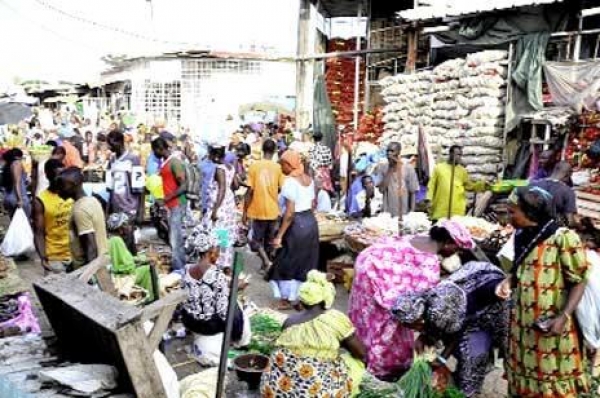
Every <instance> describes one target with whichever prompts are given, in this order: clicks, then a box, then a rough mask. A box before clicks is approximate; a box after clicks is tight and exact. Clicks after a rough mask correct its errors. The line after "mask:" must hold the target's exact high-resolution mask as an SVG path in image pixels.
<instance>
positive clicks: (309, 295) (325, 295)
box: [298, 270, 335, 309]
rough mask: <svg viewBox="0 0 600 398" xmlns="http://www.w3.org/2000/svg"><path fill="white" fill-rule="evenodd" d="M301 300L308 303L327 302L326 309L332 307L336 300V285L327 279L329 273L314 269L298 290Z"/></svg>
mask: <svg viewBox="0 0 600 398" xmlns="http://www.w3.org/2000/svg"><path fill="white" fill-rule="evenodd" d="M298 297H299V299H300V301H301V302H302V303H304V304H306V305H310V306H312V305H317V304H320V303H324V304H325V309H330V308H331V306H332V305H333V302H334V301H335V286H333V284H332V283H331V282H329V281H328V280H327V275H325V274H324V273H322V272H319V271H316V270H312V271H310V272H309V273H308V275H307V277H306V282H304V283H303V284H302V285H300V289H299V290H298Z"/></svg>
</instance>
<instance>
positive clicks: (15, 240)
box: [0, 208, 35, 257]
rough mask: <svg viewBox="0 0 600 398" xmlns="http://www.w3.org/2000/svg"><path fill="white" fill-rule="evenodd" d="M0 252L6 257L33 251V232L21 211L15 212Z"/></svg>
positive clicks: (23, 212)
mask: <svg viewBox="0 0 600 398" xmlns="http://www.w3.org/2000/svg"><path fill="white" fill-rule="evenodd" d="M0 250H2V254H3V255H4V256H6V257H15V256H20V255H23V254H27V253H30V252H33V251H34V250H35V246H34V244H33V231H32V230H31V225H29V220H28V219H27V216H26V215H25V211H23V209H20V208H19V209H17V211H15V214H14V216H13V218H12V220H11V221H10V225H9V226H8V231H6V235H5V236H4V240H3V241H2V246H0Z"/></svg>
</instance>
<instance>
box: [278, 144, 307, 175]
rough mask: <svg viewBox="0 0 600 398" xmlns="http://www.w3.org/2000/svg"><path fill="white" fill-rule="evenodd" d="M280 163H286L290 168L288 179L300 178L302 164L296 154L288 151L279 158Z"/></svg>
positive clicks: (300, 158)
mask: <svg viewBox="0 0 600 398" xmlns="http://www.w3.org/2000/svg"><path fill="white" fill-rule="evenodd" d="M281 161H282V162H285V163H287V164H288V165H289V166H290V167H291V168H292V172H291V173H290V177H300V176H301V175H303V174H304V164H303V163H302V157H301V156H300V154H299V153H298V152H296V151H294V150H292V149H288V150H287V151H285V152H284V153H283V155H282V156H281Z"/></svg>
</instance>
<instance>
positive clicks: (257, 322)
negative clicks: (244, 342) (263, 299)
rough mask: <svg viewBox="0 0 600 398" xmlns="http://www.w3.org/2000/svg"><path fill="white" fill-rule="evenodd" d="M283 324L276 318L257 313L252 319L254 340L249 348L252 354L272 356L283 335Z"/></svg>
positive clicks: (251, 326) (251, 325)
mask: <svg viewBox="0 0 600 398" xmlns="http://www.w3.org/2000/svg"><path fill="white" fill-rule="evenodd" d="M282 327H283V323H282V322H281V321H280V320H278V319H276V318H275V317H273V316H271V315H268V314H264V313H257V314H254V315H252V316H251V317H250V328H251V330H252V340H251V341H250V345H249V346H248V350H249V351H250V352H258V353H260V354H263V355H270V354H271V352H272V351H273V349H274V348H275V342H276V341H277V339H278V338H279V336H280V335H281V329H282Z"/></svg>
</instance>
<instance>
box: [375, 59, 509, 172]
mask: <svg viewBox="0 0 600 398" xmlns="http://www.w3.org/2000/svg"><path fill="white" fill-rule="evenodd" d="M506 58H507V53H506V52H505V51H483V52H479V53H474V54H470V55H468V56H467V59H466V60H463V59H453V60H450V61H446V62H444V63H442V64H440V65H439V66H437V67H436V68H435V69H434V70H433V71H432V72H419V73H417V74H414V75H398V76H394V77H388V78H385V79H383V80H382V81H381V85H382V86H383V87H384V90H383V95H384V99H385V101H386V102H387V103H388V105H387V106H386V107H385V109H384V111H385V116H384V121H385V123H386V127H385V133H384V136H383V139H382V143H383V144H386V143H388V142H390V141H399V142H401V143H402V144H403V145H406V146H416V144H417V133H418V129H419V127H420V126H421V127H422V128H423V129H424V131H427V132H428V133H429V136H430V139H431V144H436V143H439V144H441V146H442V148H443V151H444V153H447V152H448V149H449V147H450V146H452V145H461V146H462V147H463V148H464V150H463V155H464V159H463V162H464V164H465V165H467V170H468V171H469V172H470V173H471V175H472V176H473V178H475V179H481V178H485V179H488V180H492V179H494V177H495V176H496V175H497V173H498V172H499V171H500V166H501V163H502V147H503V126H504V114H505V102H504V97H505V95H506V89H505V86H506V75H507V69H506V67H505V66H503V63H505V61H506Z"/></svg>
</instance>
